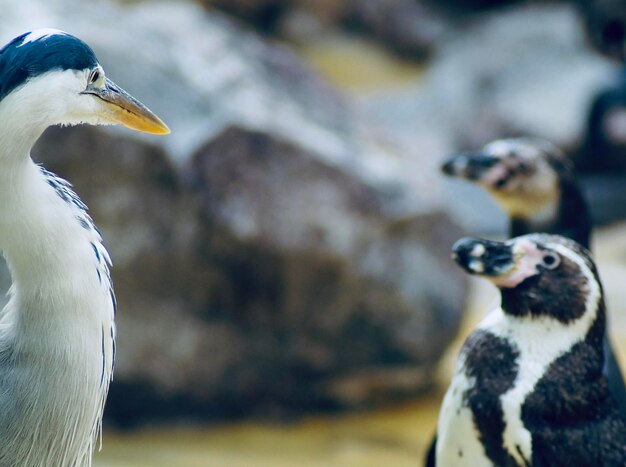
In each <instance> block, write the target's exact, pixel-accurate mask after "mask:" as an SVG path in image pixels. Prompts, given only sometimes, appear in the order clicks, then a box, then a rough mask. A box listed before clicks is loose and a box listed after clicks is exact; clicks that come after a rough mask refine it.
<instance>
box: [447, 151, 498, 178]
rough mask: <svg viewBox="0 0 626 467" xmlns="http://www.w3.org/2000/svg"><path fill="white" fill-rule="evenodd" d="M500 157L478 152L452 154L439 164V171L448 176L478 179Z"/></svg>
mask: <svg viewBox="0 0 626 467" xmlns="http://www.w3.org/2000/svg"><path fill="white" fill-rule="evenodd" d="M499 160H500V159H498V158H497V157H494V156H491V155H489V154H485V153H482V152H479V153H463V154H457V155H455V156H452V157H451V158H450V159H448V160H447V161H445V162H444V163H443V164H442V165H441V171H442V172H443V173H444V174H445V175H448V176H450V177H459V178H465V179H467V180H472V181H480V180H481V178H482V177H483V175H484V174H485V172H487V171H488V170H489V169H490V168H492V167H493V166H494V165H496V164H497V163H498V162H499Z"/></svg>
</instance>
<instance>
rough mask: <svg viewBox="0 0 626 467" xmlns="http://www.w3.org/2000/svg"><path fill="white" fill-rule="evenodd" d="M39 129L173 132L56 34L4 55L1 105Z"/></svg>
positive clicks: (89, 56)
mask: <svg viewBox="0 0 626 467" xmlns="http://www.w3.org/2000/svg"><path fill="white" fill-rule="evenodd" d="M3 103H4V104H5V105H7V106H10V109H11V111H12V112H15V118H19V116H20V110H21V109H24V110H25V112H24V113H23V115H28V118H29V119H30V120H32V123H33V124H34V125H37V124H39V125H40V126H43V127H47V126H50V125H77V124H80V123H88V124H92V125H112V124H122V125H124V126H126V127H128V128H132V129H133V130H138V131H143V132H147V133H156V134H167V133H169V128H168V127H167V125H165V123H163V122H162V121H161V119H159V117H157V116H156V115H155V114H154V113H152V112H151V111H150V110H149V109H148V108H147V107H146V106H144V105H143V104H142V103H141V102H139V101H138V100H137V99H135V98H133V97H132V96H131V95H130V94H128V93H127V92H125V91H124V90H123V89H121V88H120V87H119V86H117V85H116V84H115V83H113V81H111V80H110V79H108V78H107V77H106V75H105V73H104V70H103V68H102V66H101V65H100V64H99V63H98V60H97V58H96V56H95V54H94V52H93V50H92V49H91V48H90V47H89V46H88V45H87V44H85V43H84V42H83V41H81V40H80V39H78V38H76V37H74V36H72V35H70V34H67V33H65V32H62V31H59V30H56V29H39V30H35V31H32V32H29V33H26V34H23V35H21V36H18V37H16V38H15V39H13V40H12V41H11V42H9V43H8V44H7V45H6V46H5V47H4V48H3V49H1V50H0V106H2V104H3Z"/></svg>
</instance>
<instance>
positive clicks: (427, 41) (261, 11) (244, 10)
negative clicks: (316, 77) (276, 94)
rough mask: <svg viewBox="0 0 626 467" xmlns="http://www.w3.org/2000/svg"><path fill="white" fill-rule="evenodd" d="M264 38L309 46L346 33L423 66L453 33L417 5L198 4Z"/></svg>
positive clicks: (319, 1) (222, 0)
mask: <svg viewBox="0 0 626 467" xmlns="http://www.w3.org/2000/svg"><path fill="white" fill-rule="evenodd" d="M200 3H201V4H203V5H205V6H207V7H210V8H216V9H219V10H221V11H224V12H226V13H228V14H229V15H232V16H234V17H236V18H239V19H241V20H243V21H245V22H246V23H248V24H251V25H252V26H253V27H255V28H256V29H257V30H260V31H262V32H264V33H270V34H273V35H278V36H280V37H286V38H288V39H289V40H291V41H295V42H305V41H307V40H310V38H311V37H312V36H315V35H317V36H318V37H319V36H322V35H325V34H326V35H327V34H328V31H329V30H332V29H347V30H349V31H352V32H357V33H359V34H361V35H363V36H364V37H367V38H368V39H370V40H374V41H378V42H380V43H381V44H382V45H383V46H385V47H387V48H388V49H389V50H391V51H393V52H394V53H397V54H399V55H401V56H402V57H405V58H408V59H412V60H421V59H424V58H425V57H427V56H429V55H430V54H431V53H432V52H433V50H434V48H435V45H436V41H437V40H438V39H439V38H440V37H441V36H442V35H443V33H444V32H445V31H446V29H447V28H448V27H449V24H450V21H451V20H450V18H448V17H447V16H445V15H442V14H441V13H440V12H439V11H438V10H437V9H436V8H434V7H433V5H431V4H428V3H425V2H422V1H418V0H296V1H293V0H235V1H230V0H200Z"/></svg>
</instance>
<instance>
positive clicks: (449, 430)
mask: <svg viewBox="0 0 626 467" xmlns="http://www.w3.org/2000/svg"><path fill="white" fill-rule="evenodd" d="M453 251H454V253H453V256H454V259H455V260H456V262H457V263H458V264H459V265H460V266H461V267H462V268H463V269H465V270H466V271H467V272H468V273H470V274H474V275H479V276H482V277H484V278H486V279H489V280H490V281H491V282H493V283H494V284H495V285H496V286H497V287H498V288H499V289H500V293H501V298H502V303H501V306H500V307H499V308H497V309H496V310H494V311H492V312H491V313H490V314H488V315H487V317H486V318H485V319H484V320H483V321H482V322H481V323H480V324H479V325H478V327H477V328H476V330H475V331H474V332H473V333H472V334H471V335H470V336H469V338H468V339H467V341H466V342H465V344H464V346H463V348H462V350H461V352H460V355H459V358H458V361H457V365H456V368H455V373H454V376H453V378H452V381H451V383H450V387H449V389H448V391H447V393H446V396H445V398H444V401H443V404H442V408H441V412H440V417H439V425H438V440H437V445H436V465H437V466H468V467H469V466H471V467H476V466H498V467H508V466H534V467H537V466H552V467H558V466H568V467H573V466H600V465H602V466H616V467H617V466H623V465H626V425H625V424H624V421H623V420H622V419H621V417H620V416H619V413H618V409H617V406H616V403H615V401H614V399H613V398H612V396H611V394H610V392H609V390H608V387H607V382H606V378H605V377H604V375H603V373H602V365H603V346H602V342H603V337H604V324H605V322H604V320H605V314H604V299H603V292H602V285H601V283H600V281H599V278H598V274H597V271H596V268H595V266H594V264H593V261H592V260H591V259H590V257H589V254H588V252H587V251H586V250H585V249H583V248H582V247H581V246H580V245H578V244H576V243H575V242H573V241H571V240H569V239H565V238H563V237H560V236H554V235H547V234H530V235H526V236H522V237H517V238H514V239H512V240H509V241H507V242H492V241H488V240H480V239H472V238H466V239H463V240H460V241H459V242H457V244H456V245H455V246H454V249H453Z"/></svg>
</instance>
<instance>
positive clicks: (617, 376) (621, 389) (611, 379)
mask: <svg viewBox="0 0 626 467" xmlns="http://www.w3.org/2000/svg"><path fill="white" fill-rule="evenodd" d="M602 372H603V373H604V375H605V376H606V380H607V383H608V385H609V392H610V393H611V395H612V396H613V399H615V402H617V407H618V409H619V413H620V415H621V417H622V419H623V420H624V421H626V384H624V376H623V374H622V370H621V369H620V366H619V363H617V358H616V357H615V352H614V351H613V347H612V345H611V342H610V341H609V338H608V336H605V337H604V367H603V368H602Z"/></svg>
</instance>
